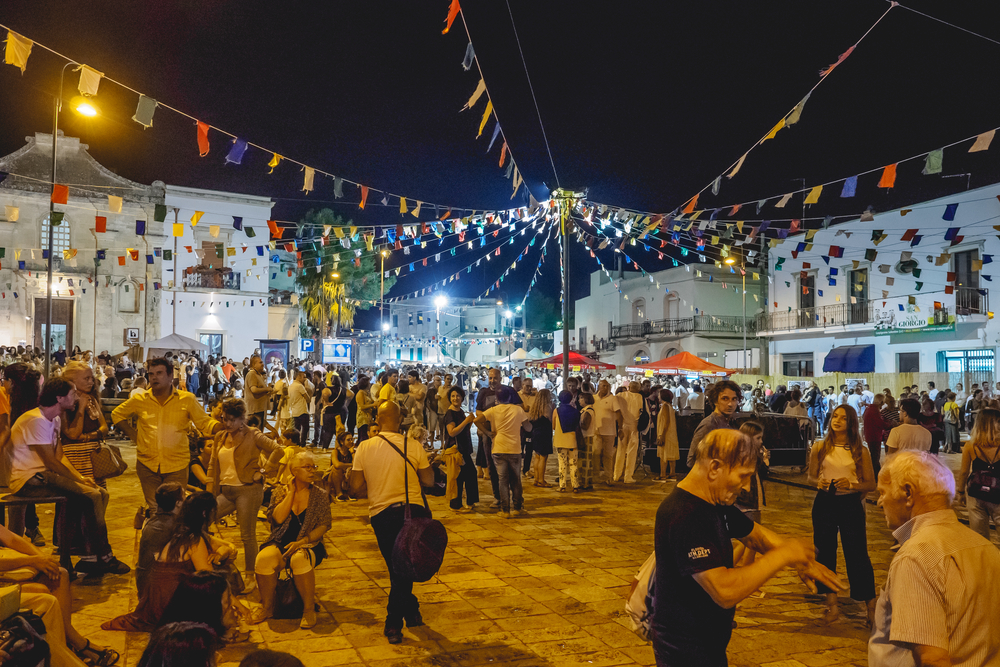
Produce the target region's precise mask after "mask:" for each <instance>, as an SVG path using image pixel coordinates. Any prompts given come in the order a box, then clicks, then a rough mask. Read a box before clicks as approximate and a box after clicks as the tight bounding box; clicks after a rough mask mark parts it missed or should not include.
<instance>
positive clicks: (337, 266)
mask: <svg viewBox="0 0 1000 667" xmlns="http://www.w3.org/2000/svg"><path fill="white" fill-rule="evenodd" d="M351 224H352V223H351V221H350V220H347V221H345V220H344V219H343V218H341V217H340V216H339V215H337V214H336V213H334V212H333V211H331V210H330V209H328V208H324V209H321V210H319V211H315V210H311V211H309V212H308V213H307V214H306V215H305V217H304V218H303V219H302V220H301V221H300V223H299V229H300V230H301V231H304V232H305V234H306V235H307V236H314V237H315V236H320V235H322V233H323V228H324V227H325V226H326V225H330V226H332V227H343V226H350V225H351ZM327 243H328V244H329V245H327V246H326V247H324V248H323V250H324V251H325V252H322V253H321V254H322V255H323V265H322V266H321V267H318V268H319V269H320V271H319V272H317V271H316V268H317V267H315V265H313V266H308V264H309V262H306V264H307V266H306V267H305V268H304V269H303V270H302V271H301V273H299V275H298V277H296V279H295V283H296V285H297V286H298V288H299V290H300V291H301V292H302V297H301V299H300V300H299V306H300V308H301V309H302V312H303V313H304V314H305V316H306V321H308V322H309V324H311V325H312V326H314V327H316V328H317V329H318V330H319V332H320V335H327V334H328V333H329V331H335V330H336V326H337V324H336V323H337V316H338V308H339V307H340V306H343V313H340V326H341V327H351V326H352V325H353V324H354V315H355V313H356V312H357V311H359V310H368V309H369V308H371V307H372V305H374V304H373V302H376V301H378V299H379V296H380V289H381V279H380V277H379V270H380V268H381V258H380V257H379V255H378V254H377V253H371V252H368V251H367V249H365V246H364V242H363V241H361V240H360V239H359V240H358V241H357V243H352V248H357V246H358V245H360V246H361V248H362V250H363V251H362V254H361V258H360V266H356V265H355V264H354V259H353V253H350V254H351V255H352V256H351V258H350V259H347V258H346V254H348V252H349V251H345V250H344V249H343V248H340V245H339V239H337V238H336V236H335V235H334V233H333V232H331V233H330V237H329V240H328V241H327ZM331 245H333V247H334V248H336V250H337V251H339V254H341V255H342V256H344V257H345V259H340V260H336V259H334V258H333V257H331V256H330V255H333V254H335V251H334V250H333V248H331ZM334 274H336V277H335V276H334ZM395 284H396V276H395V275H394V274H392V273H390V274H389V277H388V278H386V279H385V291H386V292H388V291H389V290H390V289H391V288H392V286H393V285H395ZM354 299H359V300H361V303H360V304H357V303H352V302H349V300H354ZM338 302H339V303H338Z"/></svg>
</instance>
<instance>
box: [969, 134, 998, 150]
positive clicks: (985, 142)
mask: <svg viewBox="0 0 1000 667" xmlns="http://www.w3.org/2000/svg"><path fill="white" fill-rule="evenodd" d="M996 133H997V131H996V130H990V131H989V132H983V133H982V134H980V135H979V136H978V137H976V141H975V142H974V143H973V144H972V146H971V147H970V148H969V152H970V153H978V152H979V151H985V150H988V149H989V147H990V144H991V143H993V136H994V135H995V134H996Z"/></svg>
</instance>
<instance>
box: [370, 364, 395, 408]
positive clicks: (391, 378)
mask: <svg viewBox="0 0 1000 667" xmlns="http://www.w3.org/2000/svg"><path fill="white" fill-rule="evenodd" d="M382 380H383V382H382V388H381V389H379V390H378V398H377V399H375V407H376V408H380V407H382V404H383V403H385V402H386V401H395V400H396V383H397V382H399V371H397V370H396V369H395V368H390V369H389V370H387V371H386V372H385V375H384V377H383V378H382Z"/></svg>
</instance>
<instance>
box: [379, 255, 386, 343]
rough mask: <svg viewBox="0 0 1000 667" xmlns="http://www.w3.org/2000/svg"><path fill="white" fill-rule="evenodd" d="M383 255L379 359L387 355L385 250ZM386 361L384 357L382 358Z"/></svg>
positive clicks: (380, 273)
mask: <svg viewBox="0 0 1000 667" xmlns="http://www.w3.org/2000/svg"><path fill="white" fill-rule="evenodd" d="M380 254H381V255H382V270H381V271H379V274H378V275H379V279H380V281H381V285H380V287H379V295H378V299H379V315H378V320H379V321H378V328H379V332H378V334H379V336H378V356H379V359H382V358H383V357H385V250H383V251H382V252H381V253H380ZM382 360H383V361H384V359H382Z"/></svg>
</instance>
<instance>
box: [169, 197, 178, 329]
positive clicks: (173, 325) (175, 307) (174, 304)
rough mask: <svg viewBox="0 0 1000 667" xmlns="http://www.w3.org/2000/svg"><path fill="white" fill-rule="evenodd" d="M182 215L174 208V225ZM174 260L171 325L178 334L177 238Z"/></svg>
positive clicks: (175, 240) (175, 239) (175, 238)
mask: <svg viewBox="0 0 1000 667" xmlns="http://www.w3.org/2000/svg"><path fill="white" fill-rule="evenodd" d="M178 213H180V209H179V208H176V207H174V224H175V225H176V224H177V214H178ZM171 258H172V259H173V260H174V279H173V280H172V281H171V282H173V284H174V298H173V306H172V307H173V321H172V322H171V323H170V333H172V334H175V333H177V285H178V280H177V237H176V236H175V237H174V253H173V255H171Z"/></svg>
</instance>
